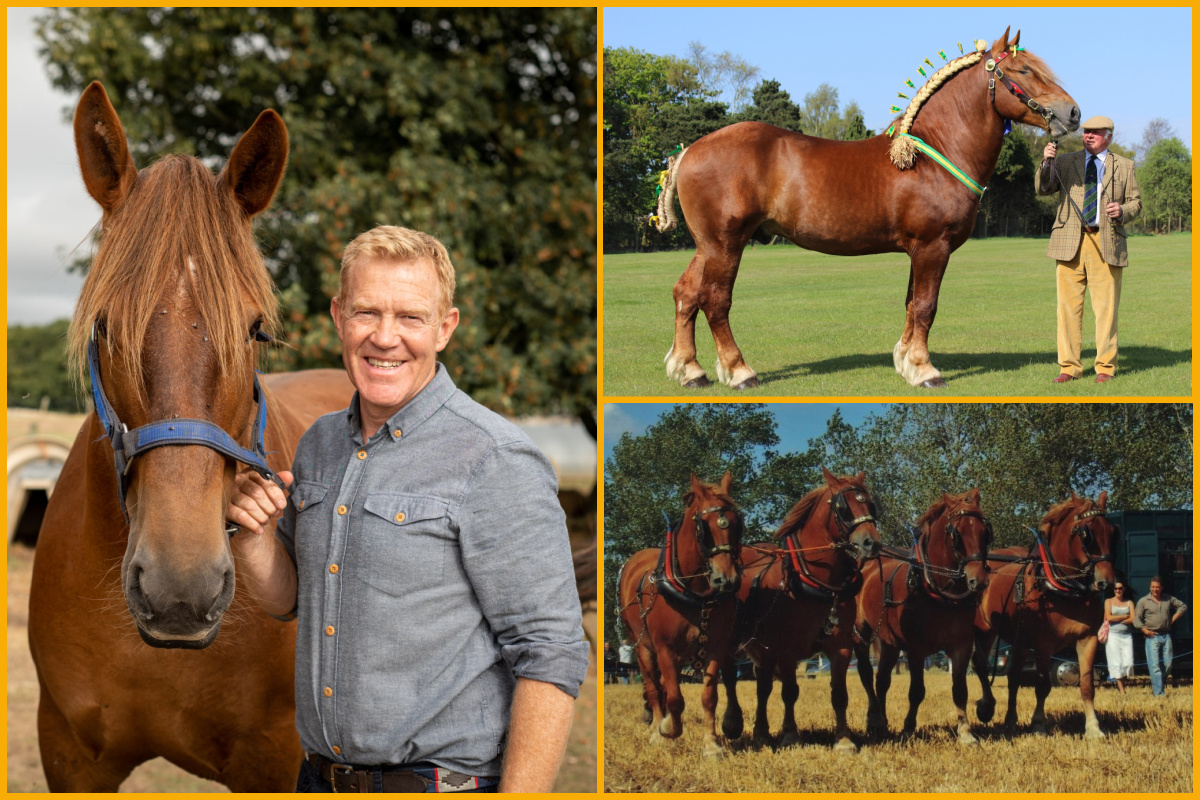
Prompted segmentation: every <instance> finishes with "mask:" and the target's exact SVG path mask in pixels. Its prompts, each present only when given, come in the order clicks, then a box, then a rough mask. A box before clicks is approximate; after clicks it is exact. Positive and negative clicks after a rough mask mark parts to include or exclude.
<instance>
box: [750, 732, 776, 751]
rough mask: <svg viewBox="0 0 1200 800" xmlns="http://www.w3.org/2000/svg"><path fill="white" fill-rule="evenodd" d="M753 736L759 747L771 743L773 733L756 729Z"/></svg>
mask: <svg viewBox="0 0 1200 800" xmlns="http://www.w3.org/2000/svg"><path fill="white" fill-rule="evenodd" d="M752 738H753V740H754V744H755V746H757V747H767V746H769V745H770V744H771V734H770V733H768V732H767V731H762V730H755V731H754V734H753V736H752Z"/></svg>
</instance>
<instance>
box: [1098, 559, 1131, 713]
mask: <svg viewBox="0 0 1200 800" xmlns="http://www.w3.org/2000/svg"><path fill="white" fill-rule="evenodd" d="M1128 595H1129V592H1128V590H1127V589H1126V586H1125V581H1123V580H1118V581H1117V582H1116V584H1114V585H1113V596H1112V597H1110V598H1108V599H1107V600H1105V601H1104V620H1105V621H1106V622H1107V623H1108V641H1107V642H1105V643H1104V655H1105V658H1106V660H1107V661H1108V676H1109V677H1110V678H1113V679H1115V680H1116V682H1117V688H1118V689H1120V690H1121V694H1125V679H1126V678H1132V677H1133V601H1132V600H1130V599H1129V597H1128Z"/></svg>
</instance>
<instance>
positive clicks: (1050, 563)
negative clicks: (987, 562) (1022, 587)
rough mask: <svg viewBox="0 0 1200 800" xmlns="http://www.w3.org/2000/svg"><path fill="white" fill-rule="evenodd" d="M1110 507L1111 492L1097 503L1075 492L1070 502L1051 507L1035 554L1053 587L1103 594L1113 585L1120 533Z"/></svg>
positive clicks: (1043, 522) (1101, 495)
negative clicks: (1108, 511) (1115, 553)
mask: <svg viewBox="0 0 1200 800" xmlns="http://www.w3.org/2000/svg"><path fill="white" fill-rule="evenodd" d="M1107 508H1108V492H1101V493H1100V496H1099V497H1098V498H1096V500H1094V501H1093V500H1091V499H1089V498H1087V497H1079V496H1078V495H1076V494H1075V493H1074V492H1071V497H1070V499H1069V500H1064V501H1062V502H1061V503H1055V504H1054V505H1052V506H1050V510H1049V511H1047V512H1046V516H1044V517H1042V521H1041V523H1040V524H1039V525H1038V542H1037V548H1036V551H1037V552H1035V553H1034V554H1033V555H1034V556H1035V557H1037V558H1038V559H1039V560H1040V561H1041V563H1042V568H1043V570H1044V573H1045V577H1046V582H1047V583H1048V584H1049V585H1050V586H1051V587H1052V588H1056V589H1058V588H1059V587H1064V589H1065V590H1066V591H1068V592H1076V593H1086V592H1100V593H1103V592H1104V591H1106V590H1107V589H1108V587H1109V586H1112V584H1113V582H1114V581H1115V580H1116V574H1115V572H1114V569H1113V549H1114V548H1115V546H1116V543H1117V537H1118V536H1119V535H1120V532H1119V530H1118V528H1117V526H1115V525H1113V524H1112V523H1111V522H1109V521H1108V518H1107V517H1106V516H1105V512H1106V510H1107Z"/></svg>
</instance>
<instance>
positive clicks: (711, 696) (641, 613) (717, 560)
mask: <svg viewBox="0 0 1200 800" xmlns="http://www.w3.org/2000/svg"><path fill="white" fill-rule="evenodd" d="M731 482H732V478H731V476H730V474H729V473H728V472H726V473H725V476H724V477H723V478H722V479H721V483H720V485H719V486H713V485H712V484H708V483H703V482H701V481H699V480H697V478H696V476H695V475H692V487H691V491H689V492H688V493H687V494H686V495H685V496H684V503H685V505H686V506H687V511H685V512H684V515H683V521H682V522H681V523H680V525H679V530H678V531H673V530H670V529H668V531H667V541H666V546H665V547H663V548H662V549H659V548H653V549H648V550H639V551H638V552H636V553H634V554H633V555H632V556H630V558H629V560H628V561H626V562H625V566H624V567H622V568H621V574H620V575H619V576H618V578H617V585H618V591H619V593H620V606H619V609H618V611H619V614H620V617H621V620H622V622H624V623H625V626H626V627H627V628H628V630H629V631H630V632H631V634H632V635H633V636H634V637H635V639H636V641H635V643H634V650H635V652H636V653H637V659H638V666H639V668H640V669H641V672H642V680H643V683H642V691H643V693H644V696H645V701H646V709H647V711H648V712H649V717H650V719H649V722H650V741H651V742H653V743H656V744H657V743H661V742H662V741H663V739H664V738H665V739H675V738H677V737H679V736H680V735H681V734H682V733H683V706H684V700H683V694H682V693H681V692H680V690H679V674H680V667H681V665H682V664H683V663H684V661H685V660H686V661H687V662H688V663H690V664H691V666H692V668H693V669H694V670H695V671H696V672H698V673H701V674H702V675H703V676H704V689H703V691H702V694H701V697H700V704H701V706H702V707H703V709H704V723H705V727H704V749H703V754H704V755H705V756H708V757H712V758H719V757H721V756H722V755H723V749H722V747H721V744H720V742H718V740H717V735H716V713H717V671H718V668H719V666H720V664H721V663H722V662H723V661H724V660H725V656H726V654H727V653H728V652H729V649H730V647H731V644H732V639H733V620H734V615H735V613H736V610H737V600H736V597H735V593H736V592H737V589H738V581H739V579H740V576H739V572H738V553H739V549H740V547H741V536H742V528H743V523H742V515H741V511H740V510H739V509H738V507H737V504H736V503H735V502H734V500H733V497H732V496H731V495H730V493H729V492H730V484H731Z"/></svg>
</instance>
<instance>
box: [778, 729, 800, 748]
mask: <svg viewBox="0 0 1200 800" xmlns="http://www.w3.org/2000/svg"><path fill="white" fill-rule="evenodd" d="M798 744H800V734H798V733H796V732H795V731H788V732H787V733H785V734H784V735H783V737H782V738H781V739H780V740H779V746H780V747H795V746H796V745H798Z"/></svg>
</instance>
